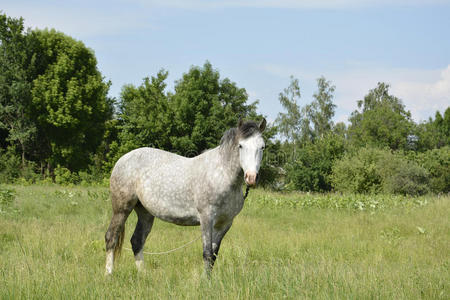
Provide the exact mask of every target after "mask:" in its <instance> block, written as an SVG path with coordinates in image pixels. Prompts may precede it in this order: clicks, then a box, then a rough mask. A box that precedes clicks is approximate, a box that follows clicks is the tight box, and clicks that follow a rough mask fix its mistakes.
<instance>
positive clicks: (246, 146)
mask: <svg viewBox="0 0 450 300" xmlns="http://www.w3.org/2000/svg"><path fill="white" fill-rule="evenodd" d="M265 128H266V120H265V119H263V120H262V121H261V122H260V123H259V124H258V123H255V122H243V121H242V120H239V123H238V126H237V130H238V134H237V142H238V143H237V145H238V148H239V163H240V165H241V168H242V170H243V171H244V179H245V183H246V184H247V185H255V184H256V178H257V176H258V172H259V168H260V166H261V160H262V156H263V150H264V146H265V143H264V139H263V137H262V132H263V131H264V129H265Z"/></svg>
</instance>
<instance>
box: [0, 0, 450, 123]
mask: <svg viewBox="0 0 450 300" xmlns="http://www.w3.org/2000/svg"><path fill="white" fill-rule="evenodd" d="M0 10H2V11H3V12H4V13H6V14H7V15H9V16H13V17H19V16H22V17H23V18H24V19H25V24H26V26H27V27H32V28H36V27H37V28H40V29H43V28H55V29H56V30H58V31H62V32H64V33H66V34H68V35H70V36H72V37H74V38H76V39H78V40H81V41H83V42H84V43H85V44H86V45H87V46H88V47H89V48H91V49H93V50H94V51H95V54H96V57H97V60H98V66H99V69H100V71H101V72H102V74H103V75H104V76H105V77H106V78H107V79H108V80H111V82H112V87H111V90H110V94H111V96H115V97H118V96H119V94H120V89H121V87H122V86H123V85H124V84H129V83H131V84H135V85H139V84H140V83H141V82H142V79H143V78H144V77H146V76H152V75H156V73H157V72H158V70H160V69H161V68H164V69H166V70H168V71H169V78H168V81H167V83H168V88H169V90H170V89H172V88H173V85H174V81H175V80H177V79H179V78H181V76H182V74H183V73H185V72H187V71H188V70H189V68H190V66H192V65H197V66H198V65H203V64H204V62H205V61H206V60H208V61H210V62H211V63H212V65H213V66H214V67H215V68H216V69H218V70H219V72H220V74H221V76H222V77H223V78H224V77H228V78H229V79H230V80H232V81H234V82H236V84H237V85H238V86H239V87H243V88H245V89H246V90H247V92H248V94H249V96H250V101H253V100H256V99H258V100H259V101H260V105H259V112H260V113H263V114H265V115H266V116H268V119H269V120H270V121H273V120H274V119H275V118H276V116H277V114H278V112H280V111H282V107H281V106H280V104H279V102H278V94H279V93H280V92H281V91H282V90H283V89H284V88H286V87H287V86H288V85H289V77H290V75H293V76H295V77H296V78H298V79H299V80H300V87H301V91H302V98H301V101H300V103H299V104H300V105H304V104H305V103H309V102H310V101H311V100H312V95H313V93H314V91H315V90H316V79H317V78H318V77H320V76H322V75H323V76H325V78H327V79H328V80H331V81H332V83H333V84H334V85H335V86H336V92H335V99H334V102H335V104H336V105H337V109H336V116H335V121H347V118H348V116H349V114H350V113H351V112H352V111H353V110H354V109H356V101H357V100H359V99H362V98H363V97H364V95H365V94H367V92H368V90H369V89H371V88H374V87H375V86H376V84H377V82H379V81H384V82H388V83H390V84H391V92H392V93H393V94H394V95H395V96H397V97H399V98H401V99H402V100H403V102H404V104H405V105H406V108H407V109H408V110H410V111H411V113H412V115H413V118H414V119H415V120H416V121H421V120H425V119H427V118H428V117H430V116H433V115H434V113H435V112H436V110H440V111H441V112H443V111H444V110H445V108H447V107H448V106H450V0H409V1H407V0H391V1H387V0H378V1H375V0H279V1H274V0H260V1H255V0H243V1H232V0H224V1H219V0H209V1H206V0H185V1H183V0H166V1H163V0H153V1H145V0H132V1H122V0H108V1H104V0H100V1H85V0H77V1H72V0H70V1H50V0H43V1H27V0H14V1H9V0H8V1H6V3H4V0H3V1H2V3H1V5H0Z"/></svg>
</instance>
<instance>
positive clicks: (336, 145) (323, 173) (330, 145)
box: [286, 133, 346, 192]
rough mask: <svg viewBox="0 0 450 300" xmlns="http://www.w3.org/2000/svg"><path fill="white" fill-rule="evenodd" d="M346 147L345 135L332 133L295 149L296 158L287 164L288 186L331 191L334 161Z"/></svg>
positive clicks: (304, 189) (301, 189) (298, 188)
mask: <svg viewBox="0 0 450 300" xmlns="http://www.w3.org/2000/svg"><path fill="white" fill-rule="evenodd" d="M345 149H346V148H345V141H344V139H343V137H341V136H339V135H335V134H332V133H328V134H326V135H325V136H323V137H322V138H320V139H318V140H316V141H314V142H307V143H305V144H303V145H302V146H301V147H299V148H297V149H295V150H296V152H295V153H294V155H295V156H294V158H293V159H294V160H293V161H292V162H288V163H287V166H286V169H287V174H286V179H287V182H288V183H289V184H288V186H290V187H293V188H295V189H297V190H300V191H315V192H323V191H330V190H331V180H330V175H331V170H332V166H333V162H334V161H335V160H336V159H339V158H340V157H342V155H343V154H344V152H345Z"/></svg>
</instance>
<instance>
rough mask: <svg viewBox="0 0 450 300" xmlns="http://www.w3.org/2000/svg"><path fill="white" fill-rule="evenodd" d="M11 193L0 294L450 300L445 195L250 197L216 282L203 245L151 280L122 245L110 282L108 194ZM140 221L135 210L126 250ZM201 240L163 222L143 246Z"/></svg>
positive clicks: (1, 230) (38, 189) (32, 189)
mask: <svg viewBox="0 0 450 300" xmlns="http://www.w3.org/2000/svg"><path fill="white" fill-rule="evenodd" d="M2 190H3V192H2V193H0V198H1V199H0V297H1V298H2V299H20V298H26V299H62V298H64V299H112V298H117V299H140V298H144V299H145V298H148V299H167V298H175V299H205V298H206V299H280V298H289V299H299V298H300V299H301V298H315V299H371V298H376V299H449V298H450V294H449V282H450V274H449V268H450V254H449V253H450V218H449V216H450V197H448V196H443V197H433V196H425V197H421V198H406V197H393V196H361V195H337V194H328V195H309V194H300V193H289V194H280V193H274V192H268V191H264V190H252V191H250V194H249V198H248V199H247V202H246V205H245V207H244V209H243V211H242V212H241V214H240V215H238V217H237V218H236V220H235V222H234V224H233V227H232V228H231V230H230V232H229V233H228V234H227V235H226V236H225V239H224V241H223V243H222V248H221V251H220V254H219V258H218V260H217V263H216V266H215V268H214V271H213V277H212V279H211V280H210V281H208V280H206V279H205V278H204V277H203V262H202V253H201V251H202V250H201V242H200V241H197V242H195V243H194V244H192V245H190V246H188V247H187V248H184V249H182V250H180V251H178V252H174V253H172V254H169V255H162V256H146V270H147V271H146V272H145V273H144V274H138V273H137V272H136V270H135V266H134V260H133V255H132V253H131V252H130V251H128V250H123V253H122V257H121V258H120V259H119V260H118V261H117V262H116V268H115V273H114V275H113V276H112V277H110V278H107V277H105V276H104V259H105V253H104V242H103V236H104V233H105V231H106V227H107V226H108V223H109V218H110V214H111V208H110V203H109V199H108V191H107V189H106V188H100V187H91V188H86V187H84V188H83V187H60V186H51V185H50V186H27V187H22V186H17V185H16V186H8V187H7V190H8V191H6V189H5V188H3V189H2ZM2 195H3V196H2ZM11 195H13V197H12V198H11ZM2 197H3V198H2ZM135 223H136V217H135V215H134V214H132V215H131V216H130V218H129V220H128V222H127V229H126V242H125V247H130V246H129V242H128V240H129V238H130V236H131V233H132V230H133V229H134V225H135ZM199 233H200V229H199V227H180V226H176V225H172V224H168V223H164V222H162V221H159V220H157V221H156V222H155V225H154V227H153V230H152V233H151V234H150V236H149V239H148V241H147V244H146V247H145V250H146V251H164V250H168V249H171V248H174V247H177V246H179V245H180V244H183V243H184V242H187V241H190V240H192V239H194V238H196V237H197V236H199Z"/></svg>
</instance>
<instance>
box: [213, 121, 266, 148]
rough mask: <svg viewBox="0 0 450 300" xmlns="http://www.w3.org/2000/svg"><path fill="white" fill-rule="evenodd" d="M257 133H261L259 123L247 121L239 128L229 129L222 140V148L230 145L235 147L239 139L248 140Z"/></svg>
mask: <svg viewBox="0 0 450 300" xmlns="http://www.w3.org/2000/svg"><path fill="white" fill-rule="evenodd" d="M256 132H260V130H259V125H258V123H256V122H253V121H246V122H244V123H242V124H241V126H239V127H238V128H230V129H228V130H227V131H226V132H225V133H224V135H223V136H222V138H221V139H220V146H224V145H228V144H230V143H231V144H232V145H234V144H236V143H237V141H238V137H241V138H244V139H246V138H249V137H251V136H252V135H253V134H255V133H256Z"/></svg>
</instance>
